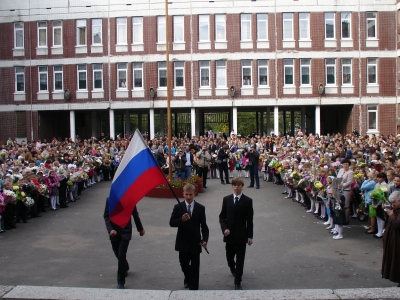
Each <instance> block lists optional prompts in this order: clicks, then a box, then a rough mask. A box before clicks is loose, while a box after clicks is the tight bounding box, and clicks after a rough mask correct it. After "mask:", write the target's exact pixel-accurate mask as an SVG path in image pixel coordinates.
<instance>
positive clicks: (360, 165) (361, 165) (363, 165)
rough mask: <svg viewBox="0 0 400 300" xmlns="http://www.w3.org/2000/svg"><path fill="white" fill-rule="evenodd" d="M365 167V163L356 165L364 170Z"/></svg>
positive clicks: (361, 162)
mask: <svg viewBox="0 0 400 300" xmlns="http://www.w3.org/2000/svg"><path fill="white" fill-rule="evenodd" d="M366 165H367V164H366V163H365V162H363V161H360V162H359V163H358V164H357V167H360V168H361V169H364V168H365V166H366Z"/></svg>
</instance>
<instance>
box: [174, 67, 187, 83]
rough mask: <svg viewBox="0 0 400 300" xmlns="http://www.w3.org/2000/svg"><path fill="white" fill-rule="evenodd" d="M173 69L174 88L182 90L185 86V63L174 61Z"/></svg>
mask: <svg viewBox="0 0 400 300" xmlns="http://www.w3.org/2000/svg"><path fill="white" fill-rule="evenodd" d="M174 69H175V87H176V88H183V87H184V86H185V77H184V74H185V63H184V62H183V61H176V62H175V63H174Z"/></svg>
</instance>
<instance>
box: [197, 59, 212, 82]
mask: <svg viewBox="0 0 400 300" xmlns="http://www.w3.org/2000/svg"><path fill="white" fill-rule="evenodd" d="M199 69H200V76H199V77H200V88H209V87H210V61H209V60H201V61H199ZM203 71H205V72H206V73H207V76H203V75H205V74H203Z"/></svg>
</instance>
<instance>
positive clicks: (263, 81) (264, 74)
mask: <svg viewBox="0 0 400 300" xmlns="http://www.w3.org/2000/svg"><path fill="white" fill-rule="evenodd" d="M258 85H264V86H265V85H268V60H259V61H258Z"/></svg>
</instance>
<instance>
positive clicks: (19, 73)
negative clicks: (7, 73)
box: [15, 67, 25, 93]
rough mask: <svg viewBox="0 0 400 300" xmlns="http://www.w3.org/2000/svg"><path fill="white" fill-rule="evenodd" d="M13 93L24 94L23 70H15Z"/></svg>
mask: <svg viewBox="0 0 400 300" xmlns="http://www.w3.org/2000/svg"><path fill="white" fill-rule="evenodd" d="M15 92H17V93H18V92H19V93H21V92H25V68H24V67H16V68H15Z"/></svg>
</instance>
